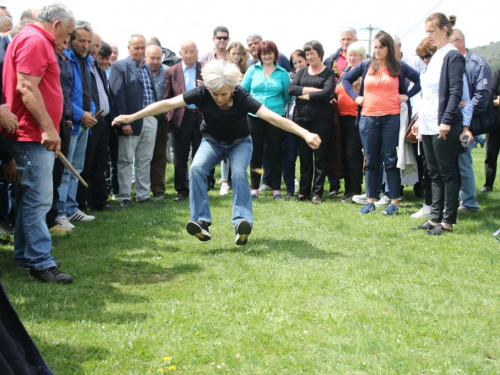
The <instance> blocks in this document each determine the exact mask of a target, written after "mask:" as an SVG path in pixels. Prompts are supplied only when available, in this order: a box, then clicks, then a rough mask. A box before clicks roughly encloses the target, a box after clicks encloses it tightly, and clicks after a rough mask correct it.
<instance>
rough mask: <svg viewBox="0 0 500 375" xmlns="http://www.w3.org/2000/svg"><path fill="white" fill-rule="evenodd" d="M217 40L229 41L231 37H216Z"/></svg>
mask: <svg viewBox="0 0 500 375" xmlns="http://www.w3.org/2000/svg"><path fill="white" fill-rule="evenodd" d="M215 39H219V40H228V39H229V37H228V36H216V37H215Z"/></svg>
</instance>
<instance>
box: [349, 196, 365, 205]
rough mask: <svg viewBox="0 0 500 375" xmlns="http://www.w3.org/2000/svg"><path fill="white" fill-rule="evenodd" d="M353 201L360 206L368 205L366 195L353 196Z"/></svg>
mask: <svg viewBox="0 0 500 375" xmlns="http://www.w3.org/2000/svg"><path fill="white" fill-rule="evenodd" d="M352 201H353V202H355V203H358V204H367V203H368V201H367V200H366V194H361V195H353V197H352Z"/></svg>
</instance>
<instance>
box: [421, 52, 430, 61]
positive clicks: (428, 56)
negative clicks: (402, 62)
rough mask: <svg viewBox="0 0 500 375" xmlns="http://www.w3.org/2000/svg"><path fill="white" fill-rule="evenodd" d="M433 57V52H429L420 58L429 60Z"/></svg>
mask: <svg viewBox="0 0 500 375" xmlns="http://www.w3.org/2000/svg"><path fill="white" fill-rule="evenodd" d="M431 57H432V53H429V54H428V55H425V56H420V60H422V61H424V60H429V59H430V58H431Z"/></svg>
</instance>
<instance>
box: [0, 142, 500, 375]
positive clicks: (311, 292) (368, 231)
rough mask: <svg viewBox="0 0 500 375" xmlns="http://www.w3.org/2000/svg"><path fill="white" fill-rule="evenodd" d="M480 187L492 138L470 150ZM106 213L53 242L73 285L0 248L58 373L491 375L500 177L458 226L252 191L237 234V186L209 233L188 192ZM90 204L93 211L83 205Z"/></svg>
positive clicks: (499, 303)
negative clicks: (240, 241) (191, 225)
mask: <svg viewBox="0 0 500 375" xmlns="http://www.w3.org/2000/svg"><path fill="white" fill-rule="evenodd" d="M474 159H475V171H476V181H477V186H476V188H477V190H478V191H479V189H480V188H481V187H482V184H483V182H484V167H483V161H484V149H475V150H474ZM171 181H172V165H169V166H168V182H169V184H168V191H167V194H168V200H167V202H166V204H164V205H162V206H154V207H153V206H150V205H149V206H148V205H135V207H134V208H133V209H128V210H122V211H120V212H115V213H97V214H96V216H97V218H96V219H95V220H94V221H93V222H88V223H77V224H76V226H77V227H76V229H75V230H74V231H73V233H72V234H70V235H67V236H58V237H55V238H54V239H55V240H56V241H57V242H58V243H59V245H58V246H57V247H55V248H53V254H54V256H55V257H56V258H57V259H61V260H62V261H63V265H62V267H61V269H62V270H64V271H66V272H68V273H70V274H71V275H73V276H74V277H75V282H74V283H73V284H70V285H67V286H63V285H56V284H43V283H41V282H39V281H37V280H35V279H33V278H30V277H29V275H28V272H27V271H26V270H23V269H17V268H15V267H14V266H13V248H12V247H11V246H4V247H1V248H0V250H1V251H0V269H1V270H3V273H4V277H3V279H2V282H3V283H4V285H5V287H6V289H7V291H8V292H9V294H10V297H11V299H12V302H13V304H14V306H15V307H16V309H17V311H18V313H19V315H20V317H21V319H22V321H23V322H24V324H25V325H26V327H27V329H28V331H29V332H30V334H31V335H32V337H33V338H34V340H35V342H36V343H37V345H38V347H39V349H40V351H41V352H42V354H43V356H44V358H45V359H46V361H47V362H48V364H49V365H50V366H51V368H52V369H53V370H54V372H55V373H56V374H148V373H153V374H154V373H161V372H174V373H180V374H193V373H202V374H207V373H208V374H211V373H236V374H498V373H500V289H499V284H500V283H499V281H500V277H499V269H500V244H499V242H498V241H496V240H495V239H494V238H493V237H492V236H491V234H492V233H493V232H494V231H495V230H497V229H498V228H499V227H500V218H499V216H500V212H499V209H500V187H498V186H495V190H494V191H493V192H492V193H489V194H488V195H482V194H480V193H478V195H479V197H478V198H479V202H480V205H481V211H480V212H479V213H477V214H470V215H463V216H460V217H459V221H458V223H457V225H456V226H455V232H454V233H453V234H445V235H443V236H440V237H434V236H426V235H425V234H424V233H423V232H421V231H412V230H410V227H411V226H412V225H418V224H420V223H421V221H422V220H414V219H411V218H410V214H411V213H413V212H415V211H416V210H418V209H419V208H420V207H421V205H422V201H421V200H419V199H415V197H414V195H413V191H412V189H411V188H406V189H405V200H404V202H402V204H401V209H400V213H399V215H398V216H396V217H386V216H384V215H382V214H381V212H380V211H381V210H378V212H377V213H376V214H372V215H366V216H362V215H358V214H357V211H358V210H359V208H360V207H361V206H359V205H346V204H343V203H341V202H339V201H338V199H330V198H325V199H324V203H323V204H321V205H319V206H316V205H313V204H311V203H305V202H287V201H285V202H274V201H273V200H272V198H271V193H269V194H263V195H261V196H260V197H259V198H258V200H257V201H255V202H254V217H255V226H254V231H253V233H252V235H251V237H250V240H249V243H248V245H247V246H241V247H237V246H235V245H234V230H233V228H232V226H231V196H228V197H219V196H218V187H219V186H218V185H217V187H216V190H215V191H211V192H210V195H211V196H212V197H213V200H212V201H211V207H212V216H213V225H212V226H211V227H210V231H211V234H212V240H211V241H210V242H204V243H202V242H199V241H198V240H197V239H196V238H194V237H191V236H189V235H188V234H187V232H186V231H185V224H186V222H187V220H189V204H188V202H186V201H184V202H180V203H177V202H174V201H173V197H174V196H175V192H174V190H173V188H172V184H171ZM89 213H90V212H89Z"/></svg>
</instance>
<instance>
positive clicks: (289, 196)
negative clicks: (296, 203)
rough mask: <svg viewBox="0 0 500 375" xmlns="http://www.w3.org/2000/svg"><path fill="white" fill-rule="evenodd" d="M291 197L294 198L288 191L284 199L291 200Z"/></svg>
mask: <svg viewBox="0 0 500 375" xmlns="http://www.w3.org/2000/svg"><path fill="white" fill-rule="evenodd" d="M293 197H294V194H293V191H292V192H290V191H289V192H288V193H286V195H285V199H286V200H290V199H293Z"/></svg>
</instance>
